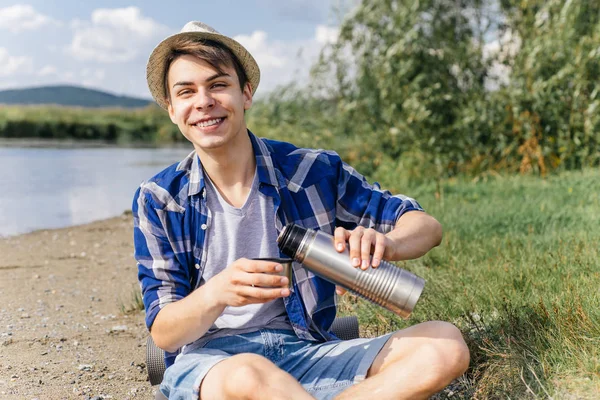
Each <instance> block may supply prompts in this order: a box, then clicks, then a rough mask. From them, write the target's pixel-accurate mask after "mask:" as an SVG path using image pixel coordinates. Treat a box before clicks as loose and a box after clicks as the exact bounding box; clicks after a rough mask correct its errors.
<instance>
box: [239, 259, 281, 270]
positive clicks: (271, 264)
mask: <svg viewBox="0 0 600 400" xmlns="http://www.w3.org/2000/svg"><path fill="white" fill-rule="evenodd" d="M242 269H243V270H244V271H246V272H251V273H257V272H262V273H277V272H281V271H283V266H282V265H281V264H279V263H277V262H275V261H265V260H247V262H244V263H243V266H242Z"/></svg>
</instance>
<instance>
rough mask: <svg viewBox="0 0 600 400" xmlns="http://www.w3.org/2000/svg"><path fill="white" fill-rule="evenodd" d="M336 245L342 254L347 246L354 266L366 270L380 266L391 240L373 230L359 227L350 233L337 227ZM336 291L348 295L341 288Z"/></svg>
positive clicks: (335, 234)
mask: <svg viewBox="0 0 600 400" xmlns="http://www.w3.org/2000/svg"><path fill="white" fill-rule="evenodd" d="M346 243H347V244H346ZM334 244H335V249H336V250H337V251H338V252H340V253H341V252H343V251H344V250H345V249H346V245H347V246H348V249H349V252H350V260H351V262H352V265H353V266H354V267H360V268H361V269H362V270H366V269H367V268H369V267H373V268H377V267H378V266H379V264H380V263H381V260H382V259H384V258H385V256H386V248H388V247H389V245H390V239H389V238H388V237H386V236H385V235H384V234H383V233H380V232H377V231H376V230H375V229H372V228H369V229H367V228H364V227H362V226H359V227H357V228H356V229H354V230H352V231H349V230H347V229H344V228H342V227H337V228H335V233H334ZM371 254H372V258H371ZM335 290H336V292H337V293H338V294H340V295H342V294H344V293H346V290H345V289H343V288H341V287H339V286H336V289H335Z"/></svg>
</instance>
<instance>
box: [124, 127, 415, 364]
mask: <svg viewBox="0 0 600 400" xmlns="http://www.w3.org/2000/svg"><path fill="white" fill-rule="evenodd" d="M249 135H250V138H251V141H252V146H253V149H254V153H255V156H256V164H257V174H258V179H259V190H260V191H261V192H262V193H263V194H265V195H267V196H271V197H272V198H273V204H274V206H275V210H274V212H275V215H276V218H275V227H274V228H275V229H276V230H277V232H278V233H279V232H281V230H282V229H283V227H284V226H285V225H286V224H287V223H290V222H294V223H296V224H299V225H301V226H304V227H306V228H311V229H317V230H322V231H324V232H327V233H330V234H333V231H334V229H335V227H336V226H343V227H344V228H346V229H350V230H351V229H354V228H355V227H357V226H359V225H361V226H364V227H366V228H374V229H376V230H377V231H380V232H383V233H387V232H389V231H391V230H392V229H393V228H394V225H395V223H396V221H397V220H398V218H399V217H400V216H401V215H402V214H404V213H405V212H407V211H412V210H422V208H421V206H420V205H419V204H418V203H417V202H416V201H415V200H413V199H411V198H409V197H406V196H402V195H397V196H392V195H391V193H389V192H388V191H383V190H381V189H380V187H379V185H378V184H377V183H375V184H373V185H371V184H369V183H368V182H367V181H366V180H365V178H364V177H363V176H362V175H360V174H359V173H358V172H356V171H355V170H354V169H353V168H352V167H350V166H349V165H347V164H345V163H343V162H342V160H341V159H340V157H339V156H338V155H337V154H336V153H334V152H328V151H323V150H310V149H300V148H297V147H295V146H293V145H291V144H289V143H283V142H277V141H273V140H268V139H262V138H257V137H256V136H254V135H253V134H252V133H251V132H249ZM204 185H205V181H204V175H203V171H202V167H201V164H200V160H199V158H198V157H197V156H196V153H195V152H192V153H191V154H190V155H189V156H187V157H186V158H185V159H184V160H183V161H181V162H180V163H178V164H174V165H172V166H171V167H168V168H167V169H165V170H163V171H162V172H160V173H159V174H157V175H156V176H154V177H153V178H152V179H150V180H148V181H145V182H143V183H142V184H141V185H140V187H139V188H138V190H137V192H136V193H135V196H134V200H133V207H132V210H133V218H134V244H135V258H136V260H137V262H138V278H139V281H140V284H141V288H142V294H143V299H144V306H145V308H146V325H147V326H148V328H150V327H151V326H152V323H153V322H154V319H155V318H156V315H157V314H158V312H159V311H160V309H161V308H162V307H164V306H165V305H166V304H169V303H171V302H173V301H177V300H179V299H182V298H183V297H185V296H187V295H188V294H189V293H191V292H192V291H193V290H194V289H195V288H196V287H197V285H198V283H199V281H200V276H201V274H202V271H203V270H204V268H205V264H206V253H207V251H206V250H207V249H206V248H205V240H204V238H205V235H206V229H207V227H208V226H207V219H208V218H207V216H208V214H209V213H210V210H208V209H207V208H206V199H205V196H206V194H205V189H204ZM282 256H283V255H282ZM293 277H294V279H293V288H294V290H293V292H292V294H291V295H290V296H289V297H287V298H284V303H285V307H286V310H287V313H288V316H289V318H290V322H291V324H292V327H293V328H294V331H295V332H296V334H297V335H298V337H300V338H303V339H307V340H313V341H323V340H331V339H333V338H335V337H334V336H333V335H332V334H330V333H329V332H328V330H329V327H330V325H331V323H332V322H333V320H334V318H335V313H336V296H335V286H334V285H333V284H331V283H329V282H327V281H325V280H323V279H321V278H319V277H317V276H315V275H313V274H312V273H311V272H310V271H308V270H307V269H305V268H302V267H301V265H300V264H298V263H294V275H293ZM172 359H173V357H168V358H167V364H169V363H170V362H172Z"/></svg>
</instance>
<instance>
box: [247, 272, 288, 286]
mask: <svg viewBox="0 0 600 400" xmlns="http://www.w3.org/2000/svg"><path fill="white" fill-rule="evenodd" d="M248 275H249V276H250V277H249V280H250V283H251V284H252V285H254V286H258V287H264V288H269V287H270V288H275V287H286V286H287V285H288V283H289V279H288V278H287V277H285V276H281V275H273V274H269V273H253V274H248Z"/></svg>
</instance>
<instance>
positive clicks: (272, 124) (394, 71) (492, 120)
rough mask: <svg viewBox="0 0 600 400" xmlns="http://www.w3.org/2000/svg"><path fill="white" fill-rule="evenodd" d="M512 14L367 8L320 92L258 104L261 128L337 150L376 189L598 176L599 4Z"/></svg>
mask: <svg viewBox="0 0 600 400" xmlns="http://www.w3.org/2000/svg"><path fill="white" fill-rule="evenodd" d="M500 3H501V4H500V5H499V6H498V7H499V8H498V9H495V8H494V5H498V2H495V1H484V0H462V1H458V2H457V1H448V0H422V1H418V2H415V1H412V0H396V1H388V0H386V1H384V0H378V1H377V0H375V1H368V2H367V1H365V2H362V3H361V4H360V5H359V6H358V8H357V9H356V10H355V11H354V12H353V13H352V14H351V15H349V16H347V18H346V19H345V20H344V21H343V23H342V25H341V31H340V36H339V39H338V41H337V42H336V43H335V44H333V45H332V46H331V47H330V48H327V49H326V50H325V51H324V52H323V54H322V57H321V61H320V63H319V64H318V65H316V66H315V69H314V71H313V72H314V74H313V81H312V82H311V85H310V86H309V87H308V88H307V89H298V88H294V87H288V88H284V89H282V91H281V92H277V93H276V94H275V95H274V96H271V97H270V98H268V99H266V100H265V101H264V102H257V104H256V105H255V110H253V111H252V112H251V115H252V116H253V117H254V119H252V124H251V127H254V128H255V131H257V132H259V133H260V132H265V135H269V136H275V137H282V138H288V137H293V138H295V139H299V140H300V142H302V143H305V142H308V143H309V144H311V146H312V147H330V148H334V149H336V150H338V151H339V152H340V153H344V154H345V155H346V156H348V159H347V161H348V162H350V163H358V165H355V166H357V168H358V169H359V170H361V171H363V172H364V173H365V174H367V175H371V174H373V173H376V171H378V170H380V169H381V168H384V169H385V170H386V171H388V172H394V173H395V174H400V175H402V176H403V177H406V176H408V179H417V180H423V179H427V178H434V179H440V178H443V177H447V176H453V175H456V174H458V173H461V172H466V173H469V174H475V175H481V174H487V173H489V172H490V171H508V172H521V173H528V172H533V173H537V174H540V175H544V174H546V173H547V172H548V171H551V170H555V169H579V168H582V167H584V166H597V165H599V163H600V130H599V128H600V126H599V125H598V124H599V123H600V117H599V116H598V115H600V114H599V113H598V112H597V109H598V105H599V101H600V100H599V99H598V94H599V91H600V86H599V84H598V81H597V76H598V73H599V72H600V65H599V63H600V61H599V60H600V57H598V56H599V55H600V54H599V53H598V52H599V51H600V50H599V49H600V9H599V8H600V5H599V3H597V2H586V1H577V0H570V1H565V0H550V1H546V2H540V1H537V0H524V1H523V0H514V1H513V0H503V1H501V2H500ZM492 39H494V41H493V42H491V41H492ZM486 42H487V43H486ZM486 46H487V49H488V50H485V48H486ZM494 47H496V49H495V50H494V51H492V49H494ZM502 65H504V66H505V68H506V70H505V71H506V72H505V74H506V76H504V78H498V77H497V76H495V75H497V72H495V71H497V69H498V68H499V67H500V66H502ZM363 159H364V160H363Z"/></svg>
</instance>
